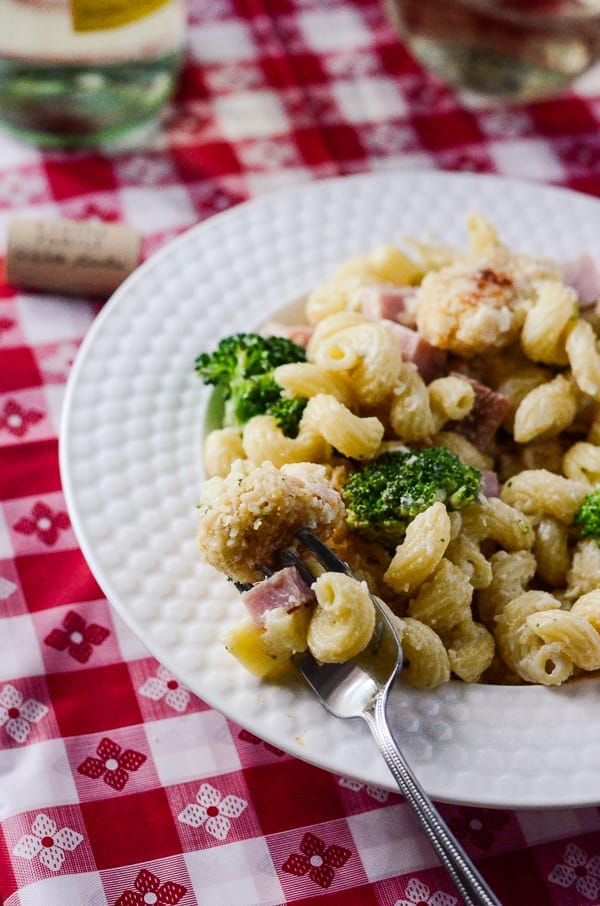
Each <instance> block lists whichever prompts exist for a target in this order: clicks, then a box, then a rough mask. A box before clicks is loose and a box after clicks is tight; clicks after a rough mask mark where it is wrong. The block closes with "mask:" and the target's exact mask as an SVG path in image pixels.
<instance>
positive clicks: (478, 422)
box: [445, 371, 510, 450]
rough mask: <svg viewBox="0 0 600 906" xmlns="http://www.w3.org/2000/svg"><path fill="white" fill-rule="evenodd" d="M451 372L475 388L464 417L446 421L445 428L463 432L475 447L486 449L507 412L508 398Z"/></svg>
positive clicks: (464, 375)
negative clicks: (471, 403) (472, 403)
mask: <svg viewBox="0 0 600 906" xmlns="http://www.w3.org/2000/svg"><path fill="white" fill-rule="evenodd" d="M451 374H452V375H453V376H454V377H458V378H462V380H463V381H468V382H469V384H470V385H471V386H472V387H473V389H474V390H475V403H474V405H473V408H472V409H471V411H470V412H469V414H468V415H467V416H466V418H463V419H461V420H460V421H453V422H448V424H447V425H446V426H445V430H449V431H456V432H457V433H458V434H463V435H464V436H465V437H466V438H467V440H470V441H471V443H472V444H474V445H475V446H476V447H477V449H479V450H487V448H488V447H489V445H490V444H491V442H492V441H493V439H494V437H495V436H496V431H497V430H498V428H499V427H500V425H501V424H502V422H503V421H504V419H505V418H506V415H507V414H508V411H509V409H510V400H509V399H508V397H506V396H503V395H502V394H501V393H496V392H495V391H494V390H492V389H491V388H490V387H486V385H485V384H481V383H480V382H479V381H476V380H475V379H474V378H471V377H469V376H468V375H466V374H461V373H460V372H458V371H453V372H451Z"/></svg>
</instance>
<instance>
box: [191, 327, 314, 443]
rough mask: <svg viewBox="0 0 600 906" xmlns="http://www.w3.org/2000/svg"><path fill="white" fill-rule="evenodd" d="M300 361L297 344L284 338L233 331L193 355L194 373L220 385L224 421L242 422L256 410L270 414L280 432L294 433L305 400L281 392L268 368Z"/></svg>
mask: <svg viewBox="0 0 600 906" xmlns="http://www.w3.org/2000/svg"><path fill="white" fill-rule="evenodd" d="M305 361H306V353H305V351H304V349H303V348H302V346H298V344H297V343H294V342H292V340H288V339H287V337H262V336H260V335H259V334H255V333H236V334H232V335H231V336H229V337H225V338H224V339H223V340H221V342H220V343H219V344H218V346H217V348H216V349H215V351H214V352H212V353H209V352H203V353H201V355H199V356H198V358H197V359H196V374H197V375H198V377H201V378H202V380H203V381H204V383H205V384H212V385H213V386H214V387H217V388H218V389H219V390H220V392H221V395H222V397H223V400H224V401H225V406H224V415H223V425H224V426H235V427H241V426H242V425H245V424H246V422H247V421H248V420H249V419H251V418H252V417H253V416H255V415H273V416H274V418H275V420H276V422H277V424H278V425H279V427H280V428H281V430H282V431H283V432H284V434H287V435H288V436H289V437H295V436H296V434H297V433H298V425H299V423H300V418H301V417H302V412H303V411H304V407H305V405H306V400H305V399H303V398H301V397H294V398H291V399H289V398H287V397H284V396H283V395H282V392H283V391H282V388H281V387H280V386H279V384H278V383H277V381H276V380H275V378H274V377H273V371H274V369H275V368H277V367H278V365H285V364H287V363H288V362H305Z"/></svg>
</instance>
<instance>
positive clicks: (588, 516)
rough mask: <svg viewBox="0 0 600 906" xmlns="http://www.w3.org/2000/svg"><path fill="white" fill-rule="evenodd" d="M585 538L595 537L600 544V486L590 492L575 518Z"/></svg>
mask: <svg viewBox="0 0 600 906" xmlns="http://www.w3.org/2000/svg"><path fill="white" fill-rule="evenodd" d="M573 525H578V526H580V528H581V535H582V537H583V538H594V539H595V540H596V541H597V542H598V544H600V488H596V490H595V491H592V493H591V494H588V495H587V497H586V498H585V500H584V501H583V503H582V504H581V506H580V507H579V509H578V510H577V512H576V513H575V518H574V519H573Z"/></svg>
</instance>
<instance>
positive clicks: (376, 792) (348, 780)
mask: <svg viewBox="0 0 600 906" xmlns="http://www.w3.org/2000/svg"><path fill="white" fill-rule="evenodd" d="M339 783H340V786H343V787H345V789H347V790H352V791H353V792H354V793H358V792H360V790H363V789H364V791H365V793H366V794H367V795H368V796H370V797H371V799H376V800H377V802H387V800H388V799H389V795H390V794H389V793H388V791H387V790H383V789H382V788H381V787H379V786H371V784H370V783H361V781H360V780H353V779H352V777H340V781H339Z"/></svg>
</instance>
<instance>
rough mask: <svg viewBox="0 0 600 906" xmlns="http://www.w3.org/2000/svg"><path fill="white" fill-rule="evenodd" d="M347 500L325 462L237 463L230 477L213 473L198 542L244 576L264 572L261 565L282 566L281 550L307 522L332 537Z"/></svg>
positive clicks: (218, 562) (232, 573)
mask: <svg viewBox="0 0 600 906" xmlns="http://www.w3.org/2000/svg"><path fill="white" fill-rule="evenodd" d="M343 514H344V504H343V502H342V498H341V497H340V495H339V492H338V491H337V490H336V489H335V488H334V487H333V485H332V483H331V481H330V480H329V478H328V476H327V471H326V469H325V467H324V466H321V465H316V464H314V463H290V464H286V465H284V466H282V467H281V468H280V469H278V468H276V467H275V466H274V465H273V464H272V463H271V462H268V461H267V462H264V463H262V465H260V466H258V467H256V468H248V465H247V463H246V462H245V461H241V460H240V461H238V462H236V463H234V465H233V468H232V469H231V472H230V473H229V475H227V477H226V478H211V479H209V481H207V482H206V483H205V485H204V488H203V493H202V498H201V500H200V525H199V529H198V546H199V548H200V551H201V554H202V556H203V558H204V559H205V560H206V561H207V562H208V563H210V564H211V566H214V567H215V568H216V569H218V570H220V571H221V572H223V573H225V574H226V575H227V576H229V577H230V578H232V579H234V580H236V581H238V582H255V581H257V580H259V579H261V578H263V575H262V573H261V572H260V571H259V569H258V567H259V566H263V565H264V566H269V565H271V566H279V565H280V564H278V563H277V562H276V561H275V552H276V551H277V550H278V549H279V548H282V547H286V546H287V545H290V544H292V543H293V541H294V533H295V532H296V530H297V529H298V528H300V527H301V526H306V527H307V528H310V529H313V530H314V531H315V532H316V533H317V534H319V535H320V536H321V537H323V538H326V537H327V536H328V535H329V533H330V532H331V531H333V529H334V527H335V526H336V525H338V524H339V522H340V521H341V519H342V516H343Z"/></svg>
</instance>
